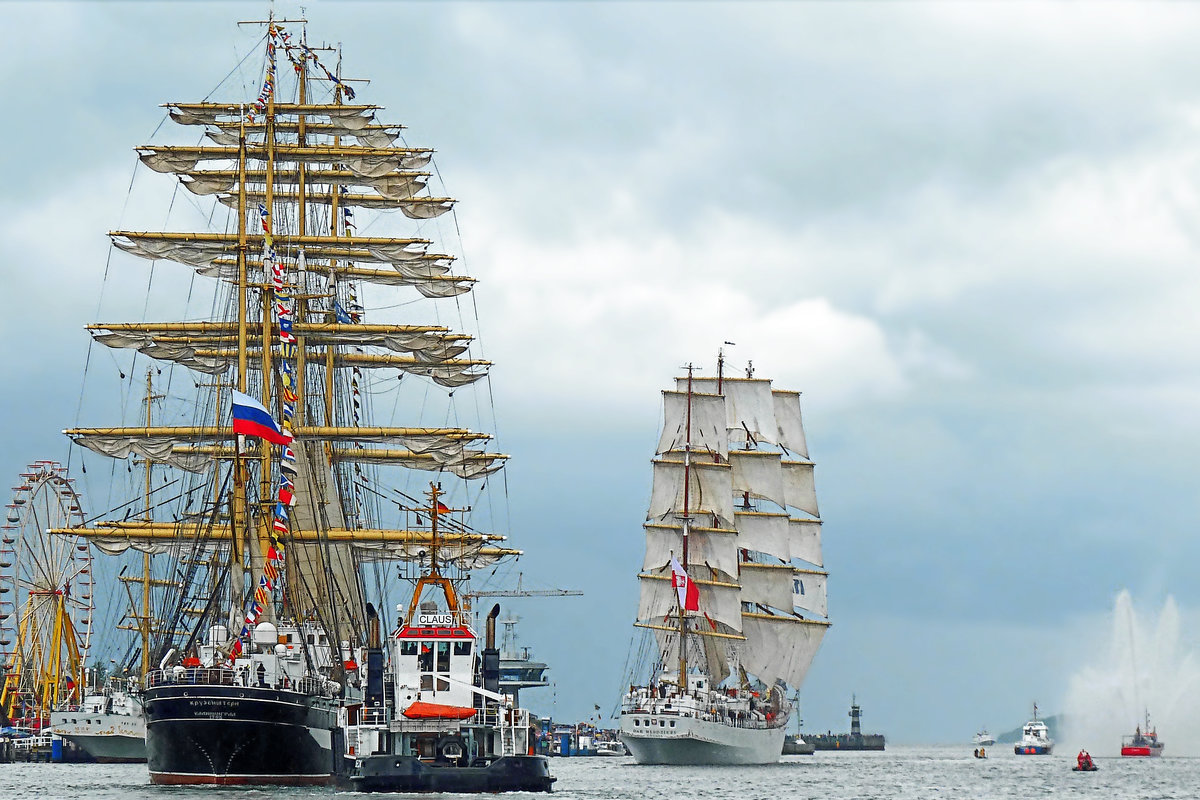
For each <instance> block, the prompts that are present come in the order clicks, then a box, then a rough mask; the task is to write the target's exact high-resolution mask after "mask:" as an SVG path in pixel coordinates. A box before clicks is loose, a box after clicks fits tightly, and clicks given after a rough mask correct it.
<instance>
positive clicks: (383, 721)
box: [358, 708, 391, 725]
mask: <svg viewBox="0 0 1200 800" xmlns="http://www.w3.org/2000/svg"><path fill="white" fill-rule="evenodd" d="M358 720H359V724H360V725H387V724H388V723H389V722H390V721H391V715H390V714H388V711H387V709H386V708H364V709H362V710H361V711H359V712H358Z"/></svg>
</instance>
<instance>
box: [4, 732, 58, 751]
mask: <svg viewBox="0 0 1200 800" xmlns="http://www.w3.org/2000/svg"><path fill="white" fill-rule="evenodd" d="M51 742H52V737H51V736H50V734H48V733H46V734H39V735H37V736H27V737H25V738H24V739H14V740H13V749H14V750H41V749H42V748H45V747H50V745H51Z"/></svg>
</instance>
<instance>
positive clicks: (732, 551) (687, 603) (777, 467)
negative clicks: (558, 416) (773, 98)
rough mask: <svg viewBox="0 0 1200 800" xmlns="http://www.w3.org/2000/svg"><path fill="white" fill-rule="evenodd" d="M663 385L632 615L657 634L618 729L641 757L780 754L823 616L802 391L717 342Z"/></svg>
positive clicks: (762, 758)
mask: <svg viewBox="0 0 1200 800" xmlns="http://www.w3.org/2000/svg"><path fill="white" fill-rule="evenodd" d="M663 399H664V411H665V420H664V424H663V431H662V436H661V438H660V439H659V442H658V447H657V449H656V454H657V455H656V457H655V458H654V461H653V465H654V480H653V490H652V492H651V499H650V509H649V511H648V513H647V515H646V522H645V524H644V526H643V527H644V529H645V532H646V555H645V560H644V562H643V565H642V570H641V573H640V574H639V575H638V578H639V580H640V583H641V597H640V601H639V604H638V622H636V623H635V625H636V626H637V627H640V628H646V629H649V630H650V631H652V633H653V638H654V647H653V648H652V649H653V652H652V654H651V662H650V664H649V676H648V680H646V681H645V682H644V683H641V684H637V683H636V681H635V682H634V683H631V684H630V687H629V691H628V692H627V693H626V694H625V696H624V698H623V701H622V705H621V739H622V741H623V742H624V743H625V745H626V746H627V747H628V748H629V751H630V752H631V753H632V754H633V757H634V758H635V759H636V760H637V761H638V763H642V764H761V763H772V762H775V761H777V760H778V759H779V756H780V753H781V751H782V748H783V738H784V733H785V727H786V725H787V721H788V717H789V715H790V713H791V710H792V709H791V705H790V704H789V702H788V700H787V694H786V689H787V687H788V686H790V687H792V688H793V689H798V688H799V686H800V684H801V683H802V682H803V680H804V676H805V675H806V673H807V672H808V668H809V665H810V664H811V663H812V659H813V657H814V655H815V654H816V652H817V648H818V647H819V646H820V644H821V639H822V637H823V636H824V635H825V631H826V629H827V628H828V627H829V621H828V619H827V616H828V609H827V603H826V593H825V589H826V578H827V575H828V574H827V573H826V572H825V571H824V570H822V569H821V565H822V557H821V520H820V517H819V514H818V509H817V498H816V492H815V489H814V482H813V462H812V461H811V460H809V458H808V446H807V444H806V442H805V436H804V427H803V424H802V421H801V414H800V395H799V393H798V392H793V391H784V390H780V389H775V388H773V387H772V385H771V381H769V380H762V379H756V378H754V377H753V369H752V367H747V370H746V377H744V378H727V377H725V376H724V357H723V355H722V356H721V357H719V358H718V367H717V377H716V378H698V377H696V376H695V375H694V371H693V369H692V368H691V367H690V366H689V368H688V371H687V375H686V376H683V377H680V378H678V379H677V380H676V386H675V388H674V389H671V390H668V391H664V392H663ZM801 564H804V566H801ZM635 677H636V676H635Z"/></svg>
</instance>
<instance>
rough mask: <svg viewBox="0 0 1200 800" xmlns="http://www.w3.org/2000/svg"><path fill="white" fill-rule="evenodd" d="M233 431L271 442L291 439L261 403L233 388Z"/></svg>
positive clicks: (286, 441)
mask: <svg viewBox="0 0 1200 800" xmlns="http://www.w3.org/2000/svg"><path fill="white" fill-rule="evenodd" d="M233 432H234V434H240V435H245V436H257V437H259V438H260V439H266V440H267V441H268V442H270V443H271V444H287V443H288V442H290V441H292V437H291V436H290V435H288V434H287V433H286V432H284V430H283V429H282V428H280V427H279V425H278V424H277V423H276V422H275V419H274V418H273V417H272V416H271V412H269V411H267V409H265V408H264V407H263V404H262V403H260V402H258V401H257V400H255V399H254V398H253V397H251V396H250V395H248V394H242V393H241V392H239V391H237V390H236V389H234V390H233Z"/></svg>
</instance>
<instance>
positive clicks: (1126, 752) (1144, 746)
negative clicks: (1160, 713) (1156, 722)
mask: <svg viewBox="0 0 1200 800" xmlns="http://www.w3.org/2000/svg"><path fill="white" fill-rule="evenodd" d="M1162 751H1163V743H1162V742H1160V741H1159V739H1158V729H1157V728H1151V727H1150V712H1149V711H1147V712H1146V727H1145V729H1143V728H1142V727H1141V726H1140V725H1139V726H1138V727H1136V728H1135V729H1134V734H1133V736H1126V737H1124V738H1123V739H1122V740H1121V755H1123V756H1161V755H1162Z"/></svg>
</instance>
